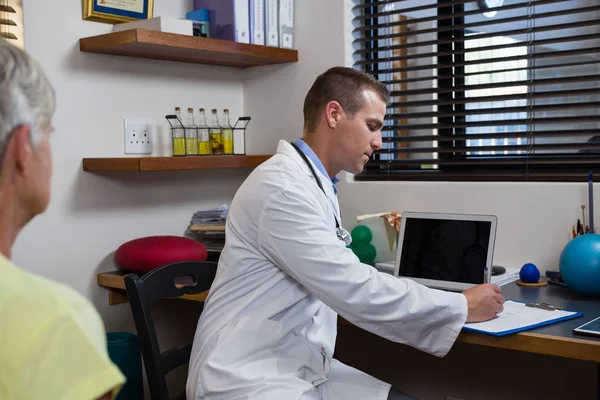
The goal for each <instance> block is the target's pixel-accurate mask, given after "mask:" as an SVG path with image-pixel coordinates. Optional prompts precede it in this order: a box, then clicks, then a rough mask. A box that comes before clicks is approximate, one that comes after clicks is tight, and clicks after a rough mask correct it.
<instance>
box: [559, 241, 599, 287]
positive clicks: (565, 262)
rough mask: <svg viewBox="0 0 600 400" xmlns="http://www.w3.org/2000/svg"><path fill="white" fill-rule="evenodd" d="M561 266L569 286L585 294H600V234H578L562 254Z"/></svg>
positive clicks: (564, 278) (561, 271) (563, 276)
mask: <svg viewBox="0 0 600 400" xmlns="http://www.w3.org/2000/svg"><path fill="white" fill-rule="evenodd" d="M559 268H560V274H561V276H562V279H563V280H564V281H565V283H566V284H567V286H569V287H570V288H571V289H573V290H575V291H576V292H579V293H581V294H584V295H600V235H598V234H594V233H590V234H586V235H581V236H577V237H576V238H575V239H573V240H571V241H570V242H569V243H567V245H566V246H565V247H564V249H563V250H562V252H561V254H560V259H559Z"/></svg>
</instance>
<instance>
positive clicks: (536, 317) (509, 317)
mask: <svg viewBox="0 0 600 400" xmlns="http://www.w3.org/2000/svg"><path fill="white" fill-rule="evenodd" d="M582 315H583V314H582V313H580V312H575V311H566V310H559V309H553V310H547V309H544V308H543V307H542V308H540V307H537V304H533V305H532V304H526V303H522V302H518V301H514V300H506V301H505V302H504V311H502V312H501V313H500V314H498V315H497V317H496V318H494V319H491V320H489V321H485V322H471V323H468V324H465V325H464V327H463V329H464V330H467V331H474V332H480V333H485V334H488V335H493V336H505V335H510V334H511V333H516V332H521V331H525V330H529V329H533V328H538V327H540V326H545V325H550V324H554V323H557V322H561V321H565V320H568V319H571V318H576V317H580V316H582Z"/></svg>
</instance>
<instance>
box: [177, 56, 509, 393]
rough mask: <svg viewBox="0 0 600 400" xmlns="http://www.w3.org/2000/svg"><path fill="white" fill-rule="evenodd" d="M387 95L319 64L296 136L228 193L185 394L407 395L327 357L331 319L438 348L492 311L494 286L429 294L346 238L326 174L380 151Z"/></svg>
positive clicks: (495, 308) (498, 307) (356, 76)
mask: <svg viewBox="0 0 600 400" xmlns="http://www.w3.org/2000/svg"><path fill="white" fill-rule="evenodd" d="M388 95H389V93H388V91H387V89H386V88H385V86H384V85H383V84H381V83H379V82H378V81H376V80H374V79H372V78H371V77H370V76H368V75H366V74H363V73H361V72H358V71H355V70H352V69H349V68H341V67H336V68H332V69H330V70H328V71H326V72H325V73H323V74H322V75H320V76H319V77H318V78H317V79H316V81H315V82H314V84H313V86H312V87H311V89H310V90H309V92H308V94H307V96H306V99H305V102H304V134H303V138H302V139H298V140H296V141H295V142H294V144H290V143H289V142H286V141H280V142H279V145H278V147H277V153H276V154H275V155H274V156H273V157H272V158H271V159H269V160H268V161H266V162H265V163H263V164H262V165H261V166H259V167H258V168H256V169H255V170H254V171H253V172H252V174H250V176H249V177H248V179H247V180H246V181H245V182H244V183H243V185H242V186H241V187H240V189H239V190H238V192H237V194H236V195H235V198H234V199H233V202H232V204H231V209H230V213H229V217H228V219H227V228H226V229H227V230H226V237H227V239H226V243H225V248H224V249H223V252H222V254H221V257H220V260H219V267H218V270H217V276H216V278H215V281H214V283H213V285H212V288H211V290H210V295H209V296H208V298H207V301H206V303H205V306H204V311H203V312H202V315H201V317H200V321H199V322H198V328H197V331H196V336H195V339H194V346H193V349H192V355H191V359H190V368H189V376H188V383H187V397H188V399H228V400H231V399H254V400H262V399H272V400H281V399H290V400H292V399H293V400H296V399H325V400H329V399H340V400H351V399H381V400H386V399H388V398H389V399H396V398H397V399H401V398H410V397H408V396H405V395H403V394H402V393H400V392H397V391H395V390H393V389H392V390H391V389H390V385H389V384H387V383H385V382H382V381H380V380H378V379H375V378H373V377H371V376H369V375H367V374H365V373H363V372H361V371H358V370H356V369H354V368H351V367H349V366H346V365H344V364H342V363H340V362H339V361H337V360H335V359H332V354H333V351H334V347H335V339H336V334H337V330H336V324H337V317H338V314H339V315H341V316H342V317H344V318H345V319H347V320H348V321H350V322H352V323H353V324H355V325H357V326H359V327H361V328H363V329H365V330H367V331H370V332H373V333H375V334H377V335H380V336H382V337H384V338H386V339H389V340H392V341H395V342H398V343H405V344H407V345H410V346H413V347H415V348H418V349H420V350H423V351H425V352H428V353H431V354H435V355H437V356H440V357H442V356H444V355H445V354H446V353H447V352H448V351H449V350H450V348H451V347H452V345H453V343H454V341H455V339H456V337H457V335H458V333H459V332H460V330H461V328H462V326H463V324H464V323H465V321H483V320H487V319H490V318H492V317H494V316H495V315H496V313H498V312H501V311H502V309H503V305H502V304H503V302H504V297H503V296H502V295H501V294H500V288H499V287H498V286H497V285H489V284H486V285H480V286H477V287H475V288H473V289H470V290H468V291H465V292H463V293H451V292H445V291H440V290H433V289H428V288H426V287H424V286H422V285H419V284H417V283H415V282H413V281H411V280H406V279H399V278H395V277H393V276H391V275H388V274H383V273H379V272H378V271H377V270H375V269H374V268H373V267H371V266H369V265H365V264H362V263H360V261H359V260H358V258H357V257H356V256H355V255H354V254H353V253H352V251H351V250H349V249H348V248H347V247H346V243H345V241H344V240H345V239H347V232H345V231H344V230H342V229H341V219H340V212H339V205H338V200H337V190H336V188H335V182H337V179H336V178H335V176H336V174H338V173H339V172H341V171H348V172H350V173H354V174H357V173H360V172H361V171H362V169H363V166H364V164H365V163H366V162H367V161H368V160H369V157H370V156H371V154H372V153H373V151H375V150H377V149H379V148H380V147H381V131H380V130H381V128H382V126H383V119H384V116H385V111H386V104H387V101H388ZM388 396H389V397H388Z"/></svg>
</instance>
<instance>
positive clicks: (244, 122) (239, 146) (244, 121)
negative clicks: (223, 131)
mask: <svg viewBox="0 0 600 400" xmlns="http://www.w3.org/2000/svg"><path fill="white" fill-rule="evenodd" d="M250 120H251V118H250V117H239V118H238V120H237V121H236V122H235V125H234V126H233V154H237V155H243V154H246V127H247V126H248V124H249V123H250ZM238 124H240V126H239V127H238Z"/></svg>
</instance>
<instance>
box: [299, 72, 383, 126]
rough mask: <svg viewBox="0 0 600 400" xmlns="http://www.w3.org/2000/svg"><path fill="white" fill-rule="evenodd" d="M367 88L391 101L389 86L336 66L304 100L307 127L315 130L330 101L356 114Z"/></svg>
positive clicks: (318, 81) (346, 111)
mask: <svg viewBox="0 0 600 400" xmlns="http://www.w3.org/2000/svg"><path fill="white" fill-rule="evenodd" d="M365 89H367V90H372V91H374V92H375V93H377V94H378V95H379V98H381V100H382V101H383V102H384V103H385V104H387V103H388V100H389V95H390V92H389V90H388V88H387V87H386V86H385V85H384V84H383V83H381V82H379V81H378V80H376V79H375V78H373V77H372V76H371V75H369V74H366V73H364V72H360V71H357V70H355V69H352V68H345V67H333V68H330V69H329V70H327V71H325V72H324V73H322V74H321V75H319V76H318V77H317V79H316V80H315V82H314V83H313V85H312V87H311V88H310V90H309V91H308V94H307V95H306V98H305V99H304V130H305V131H306V132H308V133H312V132H314V131H315V130H316V129H317V125H318V123H319V118H320V117H321V113H322V112H323V108H324V107H325V105H326V104H327V103H329V102H330V101H337V102H338V103H340V105H341V106H342V108H343V109H344V112H345V113H346V114H348V115H350V116H351V117H352V116H354V115H355V114H356V113H357V112H358V110H360V109H361V108H362V107H363V106H364V99H363V96H362V93H363V91H364V90H365Z"/></svg>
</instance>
